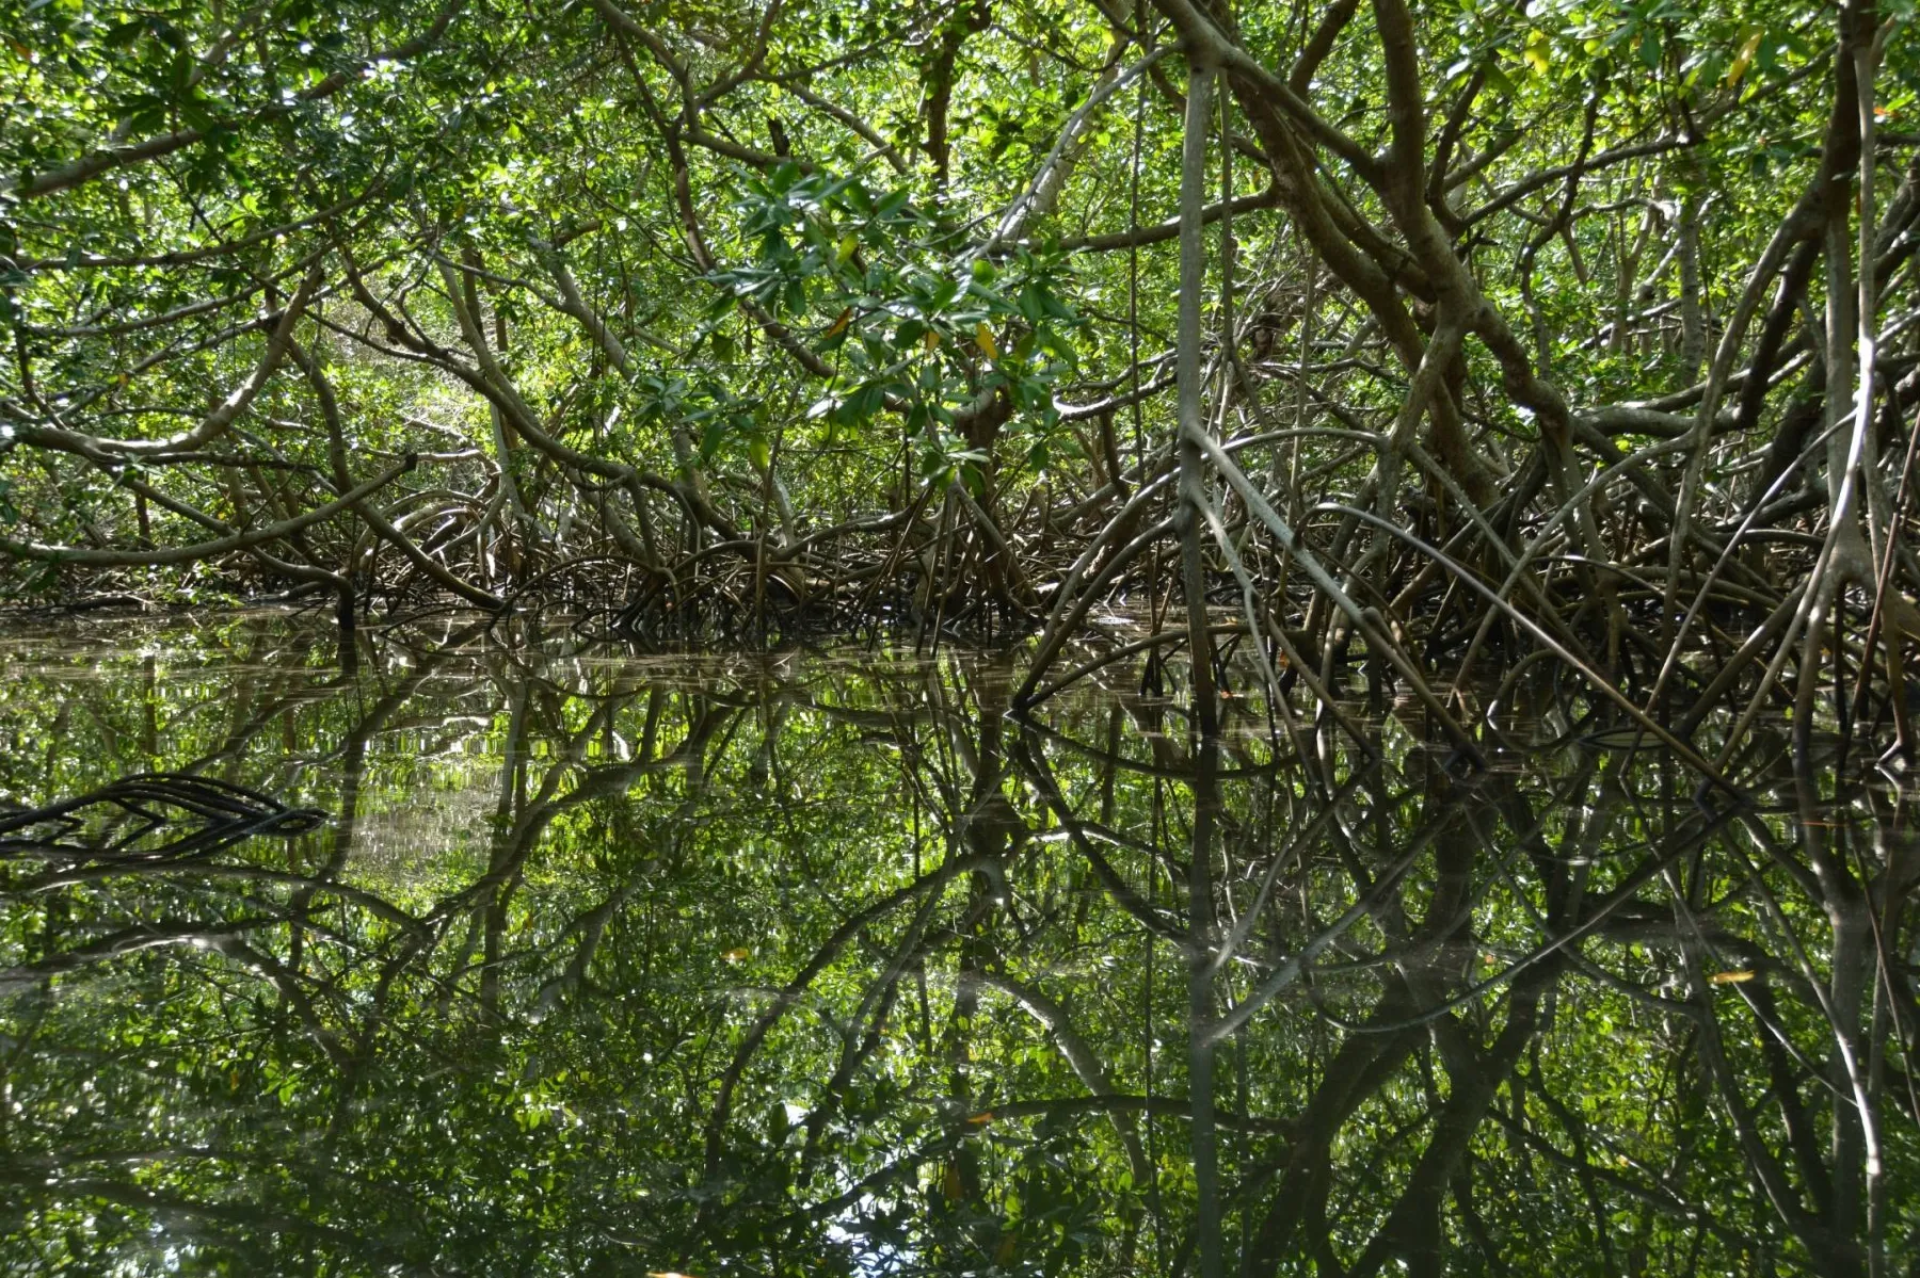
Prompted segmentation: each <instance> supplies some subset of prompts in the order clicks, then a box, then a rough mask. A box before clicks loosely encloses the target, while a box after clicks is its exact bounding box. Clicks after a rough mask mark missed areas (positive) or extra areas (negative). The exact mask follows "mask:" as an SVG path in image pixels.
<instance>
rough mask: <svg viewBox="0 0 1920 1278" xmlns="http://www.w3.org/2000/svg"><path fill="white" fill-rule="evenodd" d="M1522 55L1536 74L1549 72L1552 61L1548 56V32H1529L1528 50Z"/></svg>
mask: <svg viewBox="0 0 1920 1278" xmlns="http://www.w3.org/2000/svg"><path fill="white" fill-rule="evenodd" d="M1521 56H1522V57H1524V58H1525V59H1526V60H1527V65H1528V66H1530V67H1532V68H1533V70H1534V73H1535V74H1536V75H1545V74H1546V73H1547V66H1548V65H1549V63H1550V62H1551V61H1552V59H1551V58H1550V57H1549V56H1548V47H1547V37H1546V33H1545V32H1543V31H1532V32H1529V33H1528V34H1527V48H1526V52H1524V53H1523V54H1521Z"/></svg>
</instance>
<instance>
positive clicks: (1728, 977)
mask: <svg viewBox="0 0 1920 1278" xmlns="http://www.w3.org/2000/svg"><path fill="white" fill-rule="evenodd" d="M1752 979H1753V971H1752V969H1751V968H1743V969H1741V970H1740V971H1737V972H1715V973H1714V974H1713V975H1712V976H1709V977H1708V978H1707V980H1708V982H1710V983H1711V984H1714V985H1738V984H1740V982H1742V981H1751V980H1752Z"/></svg>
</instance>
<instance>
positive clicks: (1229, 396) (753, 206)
mask: <svg viewBox="0 0 1920 1278" xmlns="http://www.w3.org/2000/svg"><path fill="white" fill-rule="evenodd" d="M1909 11H1910V5H1909V4H1907V3H1906V0H1900V2H1899V3H1890V4H1889V5H1887V6H1886V7H1885V8H1884V9H1880V8H1876V7H1875V6H1874V5H1873V4H1872V3H1870V2H1869V0H1847V2H1846V3H1844V4H1842V5H1841V6H1840V7H1839V9H1838V11H1837V12H1836V11H1834V10H1833V9H1831V8H1830V7H1827V6H1816V5H1798V6H1791V5H1790V6H1788V7H1785V8H1782V7H1781V6H1779V5H1777V4H1770V5H1759V4H1754V3H1751V2H1750V0H1712V2H1711V3H1705V4H1698V5H1688V6H1678V5H1673V4H1668V3H1660V2H1657V0H1631V2H1629V0H1596V2H1591V3H1589V2H1585V0H1582V2H1578V3H1575V2H1572V0H1567V2H1564V3H1563V2H1559V0H1556V2H1555V3H1551V4H1544V5H1538V6H1533V7H1515V6H1511V5H1490V6H1489V5H1478V4H1475V3H1471V2H1467V0H1445V2H1436V3H1430V4H1423V5H1420V6H1418V7H1417V8H1416V7H1410V6H1409V5H1408V4H1407V3H1406V2H1405V0H1371V3H1369V4H1368V5H1365V6H1362V5H1360V4H1359V3H1358V0H1336V3H1334V4H1332V5H1330V6H1328V7H1326V8H1324V9H1319V10H1315V9H1313V8H1311V7H1309V6H1305V5H1294V6H1284V5H1280V6H1272V5H1268V6H1247V7H1246V8H1245V11H1236V10H1234V9H1232V8H1230V7H1228V6H1226V5H1221V4H1197V3H1195V0H1159V2H1158V3H1156V4H1155V5H1153V6H1145V5H1136V4H1133V3H1130V2H1123V0H1096V2H1095V3H1091V4H1061V3H1053V2H1052V0H1026V2H1024V3H1019V4H1015V3H1009V2H1007V0H960V2H959V3H953V4H949V3H945V2H944V0H928V2H922V0H914V2H912V3H906V4H895V5H878V6H873V5H861V4H842V3H838V2H837V0H799V2H793V3H790V2H789V0H770V2H769V3H767V4H766V5H765V6H764V7H758V8H756V7H754V6H751V5H743V6H730V5H726V4H708V3H695V2H688V3H681V0H659V2H658V3H654V4H651V5H647V6H630V5H626V4H625V3H624V2H623V0H590V2H588V0H583V2H577V3H570V4H548V5H526V4H516V3H512V2H510V0H436V2H434V3H413V2H411V0H378V2H377V3H374V2H371V0H366V2H362V0H336V2H332V3H321V2H320V0H277V2H275V0H263V2H262V3H257V4H253V5H246V6H243V5H239V4H229V3H195V4H191V5H182V6H179V7H177V8H166V7H119V6H116V5H112V4H89V3H82V0H31V2H24V3H23V0H10V3H8V4H6V5H5V6H0V29H4V30H5V31H6V32H7V33H8V38H7V39H6V41H5V42H4V43H3V44H0V94H4V96H5V98H6V99H7V101H8V111H7V114H6V117H5V123H4V128H3V129H0V258H3V259H4V261H3V262H0V266H4V272H5V273H4V276H0V324H4V325H5V326H6V345H7V350H6V352H5V358H4V359H0V417H3V419H4V420H0V431H4V433H5V438H4V441H0V449H4V452H3V453H0V485H4V488H0V496H3V497H4V504H3V505H0V520H4V523H5V527H4V529H0V554H4V555H5V557H6V562H5V565H4V577H3V578H0V580H3V581H4V584H5V587H6V589H7V590H8V591H9V592H10V593H11V594H12V595H13V596H14V597H16V598H20V599H32V598H43V597H47V596H52V597H54V598H72V597H74V596H75V595H77V594H81V593H87V592H91V593H93V594H95V595H96V596H99V595H102V594H104V595H106V596H107V597H110V598H120V599H127V600H153V599H156V598H162V599H180V598H185V599H205V598H209V597H224V596H227V595H231V594H232V593H235V592H240V593H249V594H254V595H259V594H262V593H275V592H294V593H315V592H319V593H320V594H322V595H324V596H328V597H336V598H338V600H339V601H340V608H341V611H342V614H343V616H352V615H354V614H355V613H356V612H357V611H358V610H361V609H363V608H364V606H365V605H366V604H367V603H369V602H376V601H381V600H388V601H391V600H394V599H396V598H399V597H401V596H404V595H407V594H409V593H419V592H422V591H425V592H431V593H434V594H439V595H451V596H457V597H459V598H460V599H462V600H464V601H466V602H468V603H472V604H477V605H480V606H482V607H485V608H488V609H495V610H498V609H503V608H510V607H536V606H541V605H544V604H550V603H552V602H554V601H556V600H560V601H565V602H567V603H568V604H569V605H570V606H571V607H573V608H575V609H579V608H591V609H599V610H601V611H602V612H603V613H604V614H605V615H607V616H609V617H612V618H614V619H616V620H617V621H618V623H619V624H620V625H621V626H622V627H623V628H625V629H626V630H628V631H630V632H634V633H639V634H663V633H669V632H673V633H687V632H689V631H693V632H699V631H709V632H715V631H717V632H724V633H729V634H733V635H736V636H737V635H744V634H748V633H759V632H762V631H765V630H767V629H769V628H784V629H787V630H789V631H794V630H797V629H805V628H809V627H811V628H814V629H818V628H820V627H823V626H835V625H838V626H843V627H844V626H846V625H849V624H864V623H869V622H872V621H875V620H878V619H882V618H893V619H896V620H897V619H899V618H900V617H902V616H908V617H910V618H911V619H912V624H914V625H915V626H916V627H917V628H918V629H919V630H920V631H921V632H923V633H925V632H927V631H929V630H931V631H933V632H938V631H941V630H943V629H954V628H956V627H957V628H972V629H974V630H988V631H991V630H993V629H994V628H996V627H998V626H1000V625H1002V624H1004V623H1012V624H1014V625H1037V624H1039V623H1040V622H1042V621H1046V622H1047V623H1048V624H1049V626H1050V628H1051V631H1052V633H1053V638H1055V639H1061V638H1065V637H1067V636H1069V635H1074V634H1079V633H1083V632H1084V629H1085V627H1084V625H1083V620H1084V617H1085V615H1086V611H1087V609H1088V608H1090V607H1093V606H1095V605H1096V604H1098V603H1101V602H1106V601H1116V600H1121V601H1125V602H1126V603H1127V604H1129V605H1131V606H1133V608H1134V609H1135V611H1137V612H1140V611H1144V612H1151V613H1152V615H1153V620H1154V622H1155V624H1156V625H1157V624H1158V623H1159V621H1160V615H1159V610H1160V609H1161V608H1162V607H1164V605H1165V604H1166V602H1167V601H1168V600H1169V599H1170V598H1185V599H1186V600H1187V601H1188V607H1189V612H1188V614H1187V616H1186V618H1185V623H1184V625H1182V624H1180V622H1179V620H1178V618H1179V614H1175V622H1174V624H1173V625H1172V626H1170V627H1169V629H1168V630H1167V634H1168V635H1169V636H1171V638H1172V639H1181V638H1183V637H1184V636H1185V635H1186V634H1188V633H1191V634H1194V635H1196V636H1198V637H1199V638H1197V640H1196V644H1195V646H1196V647H1198V648H1202V649H1205V648H1210V647H1211V641H1210V640H1208V639H1206V638H1205V637H1204V636H1202V635H1201V632H1202V631H1205V630H1207V629H1208V625H1207V623H1205V622H1202V621H1199V620H1197V619H1198V618H1199V617H1200V616H1201V615H1202V613H1203V612H1204V601H1205V600H1206V599H1207V597H1208V596H1209V595H1213V596H1216V599H1215V601H1216V602H1219V603H1230V604H1234V605H1242V606H1241V607H1239V610H1238V614H1237V615H1236V616H1235V617H1234V619H1233V621H1232V622H1231V623H1226V622H1220V621H1219V619H1217V618H1216V619H1215V624H1220V625H1227V626H1229V628H1237V629H1243V630H1249V631H1252V632H1255V633H1256V634H1258V635H1259V637H1260V641H1261V642H1260V644H1259V646H1260V647H1262V648H1263V649H1265V650H1266V652H1267V653H1268V656H1269V663H1270V665H1271V666H1272V667H1273V673H1274V674H1275V676H1276V677H1277V671H1278V667H1279V665H1281V664H1282V663H1283V662H1284V663H1285V664H1287V665H1289V666H1291V667H1293V668H1294V669H1295V670H1296V671H1298V672H1299V675H1300V677H1302V678H1305V679H1307V682H1308V686H1309V690H1311V691H1313V692H1315V694H1316V695H1318V693H1319V691H1320V689H1319V688H1318V687H1317V686H1316V685H1314V684H1313V683H1312V680H1311V678H1310V677H1309V675H1310V672H1311V671H1313V670H1320V671H1321V672H1322V674H1321V680H1322V682H1324V681H1326V680H1327V679H1328V678H1330V673H1329V672H1330V670H1331V668H1332V666H1333V665H1336V664H1338V663H1339V662H1340V661H1341V660H1343V659H1344V658H1345V656H1346V655H1347V654H1348V653H1349V651H1356V652H1357V651H1365V652H1368V653H1371V654H1372V655H1373V656H1374V657H1376V658H1384V659H1388V660H1390V661H1391V663H1392V664H1393V665H1394V666H1395V668H1396V671H1397V674H1398V677H1399V678H1400V679H1401V680H1402V681H1403V682H1405V683H1406V684H1407V685H1408V686H1410V687H1413V688H1414V689H1416V691H1418V692H1419V694H1420V695H1421V696H1422V698H1423V700H1424V701H1425V702H1426V703H1427V705H1428V708H1429V711H1430V713H1432V714H1433V715H1434V716H1435V717H1436V718H1438V719H1441V720H1443V721H1445V723H1446V725H1447V727H1448V729H1449V730H1451V731H1452V733H1453V735H1454V737H1455V739H1456V741H1458V740H1460V739H1461V732H1460V730H1459V729H1460V725H1459V724H1455V723H1452V721H1451V720H1450V719H1449V718H1448V712H1446V711H1444V710H1443V708H1442V707H1441V705H1440V702H1439V699H1438V697H1437V695H1436V694H1433V693H1430V692H1428V691H1427V689H1428V685H1429V684H1433V685H1436V686H1439V685H1442V684H1444V682H1445V680H1444V679H1443V678H1442V676H1444V675H1448V674H1450V673H1452V672H1453V671H1455V670H1458V671H1459V672H1460V675H1461V676H1462V677H1461V678H1460V679H1459V680H1458V681H1460V682H1466V680H1465V678H1464V675H1465V674H1466V673H1467V672H1468V670H1469V669H1470V668H1471V667H1473V666H1474V665H1475V663H1476V661H1477V660H1478V659H1479V655H1480V654H1481V653H1482V652H1483V651H1484V650H1486V648H1487V647H1488V646H1489V644H1492V645H1497V646H1502V647H1503V648H1504V649H1505V650H1507V651H1510V652H1521V651H1529V650H1530V651H1543V652H1548V653H1551V654H1553V656H1554V657H1555V659H1556V660H1558V661H1561V662H1564V663H1566V664H1568V665H1569V667H1570V668H1572V669H1574V670H1577V671H1578V672H1579V675H1580V677H1582V678H1584V679H1587V680H1588V681H1589V682H1590V683H1592V684H1593V685H1594V686H1597V687H1598V686H1604V687H1605V688H1611V689H1615V690H1616V691H1615V692H1614V693H1609V694H1608V695H1610V696H1614V697H1615V699H1616V700H1618V701H1621V702H1623V703H1624V702H1626V701H1627V700H1628V699H1629V697H1630V698H1631V699H1632V700H1633V701H1634V702H1635V703H1637V704H1644V705H1646V706H1647V707H1649V708H1650V709H1652V708H1654V707H1656V706H1663V707H1665V712H1666V715H1667V720H1668V725H1669V726H1670V727H1677V728H1678V738H1680V739H1684V738H1686V737H1688V735H1689V734H1690V733H1691V732H1692V731H1693V730H1694V729H1695V728H1697V727H1698V726H1699V725H1698V722H1697V720H1698V718H1700V717H1701V716H1704V715H1705V714H1707V713H1709V712H1710V711H1712V710H1716V709H1718V708H1722V707H1724V708H1725V710H1726V713H1727V714H1729V715H1732V716H1734V717H1735V718H1736V720H1737V721H1738V722H1739V724H1740V725H1741V726H1740V730H1739V731H1736V732H1734V733H1733V734H1732V736H1733V737H1734V738H1736V739H1737V738H1739V737H1740V736H1741V735H1742V734H1743V733H1744V731H1745V728H1746V727H1747V726H1750V724H1751V722H1752V717H1753V714H1754V713H1756V712H1757V711H1758V710H1759V709H1760V708H1761V707H1762V705H1763V704H1764V698H1765V697H1766V696H1767V695H1768V694H1769V692H1770V690H1773V689H1776V688H1781V687H1786V688H1789V689H1792V688H1794V687H1796V686H1797V694H1796V695H1797V698H1798V703H1799V704H1798V710H1797V715H1798V718H1799V719H1800V720H1801V721H1802V722H1804V723H1808V724H1811V722H1812V720H1813V718H1814V712H1815V709H1816V705H1815V701H1816V698H1815V690H1816V688H1817V687H1818V685H1819V682H1820V678H1821V675H1820V670H1821V667H1822V654H1823V653H1824V652H1828V651H1832V652H1836V653H1838V654H1839V655H1838V657H1837V660H1838V661H1839V663H1840V666H1841V671H1840V674H1841V676H1842V677H1843V678H1849V679H1853V680H1854V681H1855V683H1856V684H1857V691H1856V693H1855V694H1854V696H1853V698H1852V702H1853V704H1852V706H1851V707H1842V708H1841V709H1840V710H1839V714H1840V718H1841V720H1842V722H1843V723H1844V722H1846V721H1847V720H1848V719H1849V714H1850V711H1851V714H1852V715H1853V716H1856V717H1857V716H1859V715H1861V714H1863V713H1864V712H1865V711H1866V710H1868V709H1869V708H1870V707H1871V708H1875V711H1876V713H1879V711H1880V710H1890V711H1891V714H1892V723H1893V726H1894V729H1895V732H1896V733H1897V740H1898V743H1899V744H1900V745H1902V746H1906V745H1908V744H1910V742H1909V739H1908V738H1909V732H1908V728H1907V723H1906V714H1905V704H1904V688H1905V679H1904V675H1903V673H1902V666H1901V659H1902V655H1903V654H1902V646H1903V643H1904V641H1905V639H1906V638H1907V636H1909V635H1910V634H1912V633H1914V632H1915V631H1916V630H1920V610H1916V609H1915V607H1914V606H1913V605H1912V604H1911V603H1910V602H1909V599H1908V594H1907V591H1908V590H1911V589H1916V588H1920V563H1917V562H1916V561H1915V560H1914V559H1913V557H1912V556H1911V554H1910V553H1908V552H1907V551H1905V550H1904V549H1902V548H1900V546H1899V544H1898V535H1897V531H1898V528H1899V526H1900V524H1901V521H1902V519H1903V518H1904V513H1905V509H1906V503H1907V492H1908V490H1909V488H1910V484H1909V483H1908V477H1909V476H1908V472H1907V471H1906V469H1905V468H1904V467H1903V465H1902V459H1903V457H1906V456H1908V455H1909V453H1910V450H1909V449H1908V447H1907V445H1908V443H1909V442H1910V441H1911V439H1912V438H1913V432H1911V431H1910V430H1909V429H1908V428H1907V426H1906V425H1905V422H1904V417H1903V414H1904V415H1906V416H1911V413H1910V412H1908V410H1909V409H1911V407H1912V406H1913V403H1914V401H1915V400H1916V398H1920V396H1917V395H1916V391H1915V386H1916V383H1915V380H1914V374H1915V369H1916V367H1917V362H1916V358H1915V355H1914V334H1915V332H1916V328H1915V326H1914V325H1913V323H1912V321H1913V319H1914V318H1915V316H1916V314H1920V311H1917V310H1916V308H1915V305H1914V297H1915V294H1914V290H1913V288H1912V287H1911V280H1912V273H1913V270H1914V267H1913V265H1912V263H1913V258H1914V249H1915V246H1916V244H1920V236H1917V235H1916V219H1920V163H1917V162H1916V161H1917V160H1920V148H1917V147H1916V142H1920V135H1916V132H1915V124H1914V121H1913V118H1912V117H1913V113H1914V111H1915V110H1916V109H1920V105H1917V103H1916V93H1917V92H1920V59H1915V58H1914V57H1912V56H1910V52H1909V48H1910V46H1909V38H1908V35H1907V28H1908V25H1909V17H1910V12H1909ZM1176 480H1177V482H1176ZM1176 540H1177V541H1178V542H1179V543H1181V544H1180V549H1179V550H1178V551H1177V552H1175V551H1174V549H1173V543H1174V542H1175V541H1176ZM1163 550H1165V551H1166V553H1162V551H1163ZM1849 599H1851V600H1852V607H1853V608H1854V609H1855V610H1856V611H1857V612H1859V613H1862V614H1866V615H1869V616H1870V617H1871V621H1870V623H1869V627H1868V632H1867V634H1866V635H1865V636H1864V637H1863V636H1860V635H1857V634H1855V635H1846V634H1845V633H1843V631H1844V627H1840V629H1839V630H1838V631H1837V630H1836V623H1835V613H1836V610H1842V609H1844V608H1845V607H1846V606H1847V604H1848V601H1849ZM1836 634H1838V637H1837V638H1836V637H1834V636H1835V635H1836ZM1743 635H1746V636H1749V637H1748V638H1746V639H1745V640H1744V641H1743V639H1742V636H1743ZM1422 637H1424V642H1419V640H1420V639H1421V638H1422ZM1057 646H1058V645H1057V643H1050V644H1049V645H1048V647H1047V649H1046V652H1047V655H1048V659H1049V660H1050V659H1051V656H1052V655H1053V653H1054V652H1055V650H1056V649H1057ZM1876 653H1884V657H1885V662H1886V670H1885V672H1884V674H1875V675H1872V676H1871V677H1870V676H1869V675H1868V674H1866V673H1862V672H1861V667H1863V666H1865V667H1873V668H1874V669H1876V670H1877V669H1879V668H1880V664H1881V663H1880V662H1879V659H1878V657H1876V656H1875V654H1876ZM1443 663H1445V664H1443ZM1045 664H1046V662H1044V661H1043V662H1042V665H1043V666H1044V665H1045ZM1208 664H1210V663H1208V662H1204V661H1203V662H1201V663H1200V665H1201V666H1202V669H1201V671H1200V674H1201V675H1202V676H1203V677H1202V678H1200V679H1199V680H1198V681H1197V682H1198V684H1199V685H1200V686H1198V687H1197V688H1196V692H1197V693H1198V694H1200V696H1199V700H1200V701H1201V702H1202V703H1206V702H1208V701H1209V699H1210V693H1209V690H1208V689H1207V688H1206V687H1205V684H1206V680H1205V678H1204V674H1205V669H1204V667H1205V666H1206V665H1208ZM1790 665H1792V666H1793V668H1794V669H1793V671H1790V670H1789V669H1788V667H1789V666H1790ZM1794 671H1797V674H1795V673H1794ZM1783 677H1793V678H1797V680H1798V683H1797V685H1794V684H1792V683H1790V682H1786V683H1783V682H1782V681H1783ZM1619 689H1627V690H1629V691H1619ZM1037 690H1038V688H1037V686H1036V685H1035V684H1032V683H1030V684H1029V685H1028V686H1027V688H1026V689H1025V690H1024V692H1023V697H1025V698H1030V696H1031V694H1032V693H1034V692H1035V691H1037ZM1783 695H1784V694H1783ZM1742 706H1745V707H1748V709H1747V711H1746V713H1745V714H1744V717H1743V716H1742V715H1741V713H1740V711H1741V707H1742ZM1208 713H1209V714H1210V713H1211V711H1209V712H1208ZM1689 713H1691V714H1692V715H1693V717H1692V718H1687V717H1685V716H1686V715H1688V714H1689ZM1676 718H1678V719H1679V720H1680V721H1679V722H1678V723H1675V722H1673V721H1674V720H1675V719H1676ZM1694 762H1695V764H1696V766H1702V765H1705V764H1706V763H1707V761H1706V760H1704V759H1696V760H1694ZM1718 762H1719V763H1720V764H1721V765H1722V766H1724V765H1725V763H1726V762H1727V761H1726V760H1725V759H1722V760H1719V761H1718Z"/></svg>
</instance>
